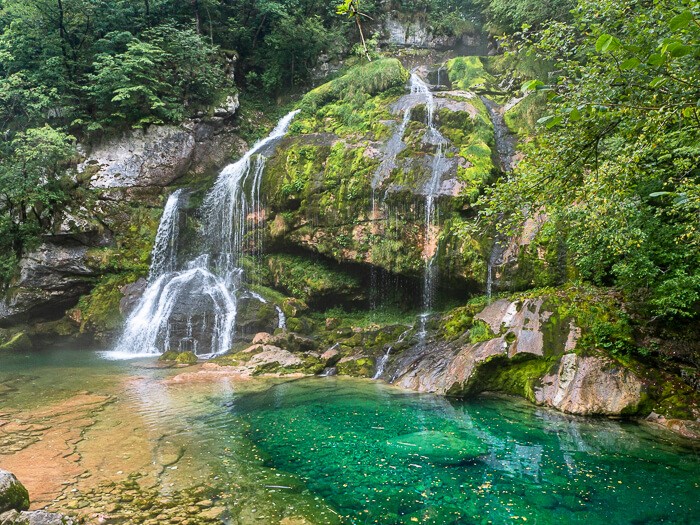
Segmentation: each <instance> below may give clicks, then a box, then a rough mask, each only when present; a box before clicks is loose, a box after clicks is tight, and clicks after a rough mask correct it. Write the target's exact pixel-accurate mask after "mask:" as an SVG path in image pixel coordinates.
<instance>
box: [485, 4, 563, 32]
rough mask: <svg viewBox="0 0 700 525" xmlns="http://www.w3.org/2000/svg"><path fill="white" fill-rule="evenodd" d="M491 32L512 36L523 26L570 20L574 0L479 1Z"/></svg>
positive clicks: (538, 25) (539, 25)
mask: <svg viewBox="0 0 700 525" xmlns="http://www.w3.org/2000/svg"><path fill="white" fill-rule="evenodd" d="M481 4H482V5H483V8H484V13H485V15H486V18H487V20H488V24H489V26H490V29H491V31H492V32H495V33H507V34H513V33H515V32H517V31H519V30H520V29H521V28H522V26H523V25H526V26H537V27H541V26H543V25H544V23H545V22H547V21H549V20H559V21H567V20H570V18H571V17H570V11H571V10H572V9H573V7H574V5H575V4H576V2H575V1H574V0H548V1H543V0H481Z"/></svg>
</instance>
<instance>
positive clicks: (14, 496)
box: [0, 469, 29, 522]
mask: <svg viewBox="0 0 700 525" xmlns="http://www.w3.org/2000/svg"><path fill="white" fill-rule="evenodd" d="M28 508H29V492H28V491H27V489H26V488H24V485H22V484H21V483H20V482H19V480H18V479H17V478H16V477H15V475H14V474H12V473H11V472H8V471H6V470H2V469H0V512H5V511H8V510H17V511H22V510H27V509H28ZM0 522H2V520H1V519H0Z"/></svg>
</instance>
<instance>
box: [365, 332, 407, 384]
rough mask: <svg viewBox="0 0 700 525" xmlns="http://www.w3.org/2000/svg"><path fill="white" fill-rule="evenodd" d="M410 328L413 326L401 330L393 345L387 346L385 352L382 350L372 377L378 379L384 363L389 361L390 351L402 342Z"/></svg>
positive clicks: (382, 371) (384, 365)
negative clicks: (382, 352) (403, 330)
mask: <svg viewBox="0 0 700 525" xmlns="http://www.w3.org/2000/svg"><path fill="white" fill-rule="evenodd" d="M412 329H413V328H409V329H408V330H406V331H405V332H403V333H402V334H401V335H400V336H399V338H398V339H397V340H396V342H395V343H394V344H393V345H389V346H387V348H386V352H384V354H383V355H382V356H381V357H380V358H379V359H378V360H377V369H376V371H375V372H374V375H373V376H372V379H379V378H380V377H382V374H383V373H384V368H385V367H386V363H387V361H389V356H390V355H391V351H392V350H393V349H394V347H395V346H396V345H400V344H401V343H403V342H404V339H406V336H407V335H408V334H410V333H411V330H412Z"/></svg>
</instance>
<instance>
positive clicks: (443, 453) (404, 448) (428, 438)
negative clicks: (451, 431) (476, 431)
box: [387, 430, 488, 465]
mask: <svg viewBox="0 0 700 525" xmlns="http://www.w3.org/2000/svg"><path fill="white" fill-rule="evenodd" d="M387 446H388V447H389V449H390V450H391V451H392V452H393V453H394V454H395V455H398V456H402V457H405V458H406V459H413V460H415V461H417V462H418V461H420V460H421V459H424V458H427V459H428V461H430V462H431V463H437V464H440V465H456V464H460V463H464V462H466V461H473V460H474V459H476V458H477V457H479V456H482V455H484V454H486V453H487V452H488V448H487V446H486V445H485V444H484V443H482V442H481V441H480V440H479V439H477V438H475V437H474V436H472V435H470V434H464V435H460V436H459V437H457V436H452V435H448V434H445V433H443V432H437V431H433V430H425V431H422V432H414V433H413V434H407V435H404V436H399V437H397V438H395V439H392V440H390V441H387Z"/></svg>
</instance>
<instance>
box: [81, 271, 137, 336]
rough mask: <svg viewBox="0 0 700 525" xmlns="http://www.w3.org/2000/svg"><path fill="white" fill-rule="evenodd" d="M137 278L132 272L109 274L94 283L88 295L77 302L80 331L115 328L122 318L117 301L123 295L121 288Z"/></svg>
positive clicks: (100, 331) (97, 331) (98, 330)
mask: <svg viewBox="0 0 700 525" xmlns="http://www.w3.org/2000/svg"><path fill="white" fill-rule="evenodd" d="M137 278H138V276H137V275H134V274H123V275H122V274H119V275H109V276H107V277H104V278H102V280H101V281H100V282H99V283H97V284H96V286H95V287H94V288H93V290H92V291H91V292H90V294H89V295H86V296H83V297H81V298H80V301H79V302H78V306H77V307H76V309H77V310H79V311H80V331H81V332H93V333H103V332H105V331H110V330H116V329H117V328H119V327H120V326H121V325H122V322H123V321H124V318H123V316H122V314H121V311H120V310H119V303H120V301H121V300H122V298H123V297H124V296H123V294H122V292H121V288H122V287H124V286H125V285H127V284H130V283H133V282H134V281H136V279H137Z"/></svg>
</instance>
